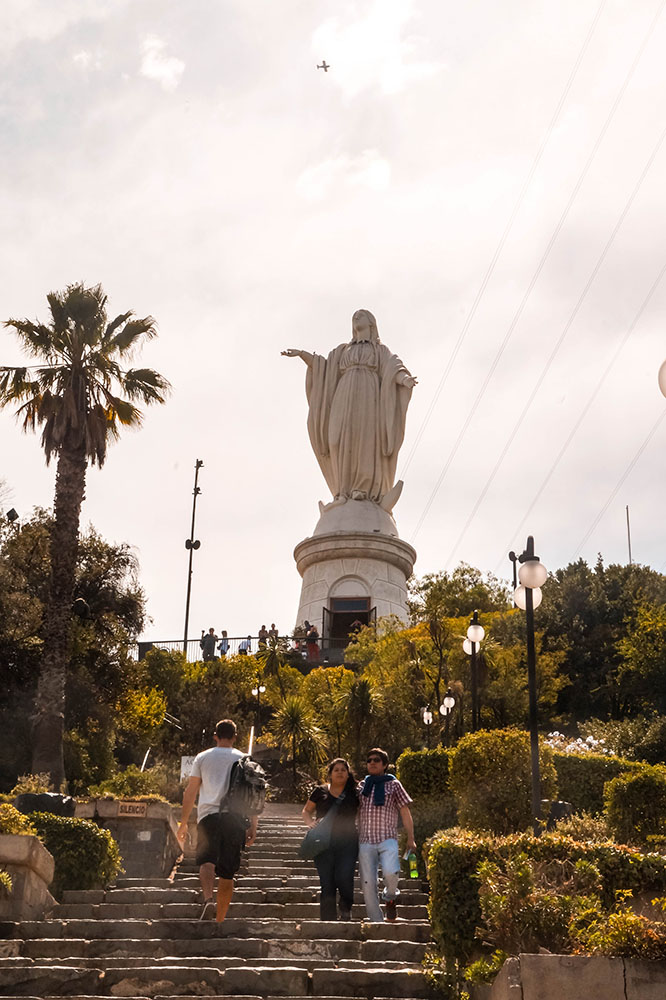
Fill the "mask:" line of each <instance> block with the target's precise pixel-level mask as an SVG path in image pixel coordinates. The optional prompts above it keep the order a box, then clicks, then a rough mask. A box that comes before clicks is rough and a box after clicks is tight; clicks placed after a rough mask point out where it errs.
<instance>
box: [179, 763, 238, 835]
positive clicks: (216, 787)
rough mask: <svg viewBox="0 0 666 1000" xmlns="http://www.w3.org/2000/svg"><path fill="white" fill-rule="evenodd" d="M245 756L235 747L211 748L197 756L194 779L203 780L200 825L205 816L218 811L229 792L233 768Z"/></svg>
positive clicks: (193, 769) (198, 808) (200, 799)
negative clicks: (222, 799) (223, 798)
mask: <svg viewBox="0 0 666 1000" xmlns="http://www.w3.org/2000/svg"><path fill="white" fill-rule="evenodd" d="M245 756H246V754H244V753H243V751H242V750H237V749H236V748H235V747H211V748H210V750H204V751H203V752H202V753H198V754H197V755H196V757H195V758H194V763H193V764H192V772H191V773H192V775H193V776H194V777H196V778H201V787H200V789H199V802H198V804H197V822H198V823H200V822H201V820H202V819H203V818H204V816H210V814H211V813H216V812H217V811H218V809H219V808H220V800H221V798H222V796H223V795H226V794H227V792H228V791H229V778H230V776H231V768H232V767H233V765H234V763H235V761H237V760H238V759H239V757H245Z"/></svg>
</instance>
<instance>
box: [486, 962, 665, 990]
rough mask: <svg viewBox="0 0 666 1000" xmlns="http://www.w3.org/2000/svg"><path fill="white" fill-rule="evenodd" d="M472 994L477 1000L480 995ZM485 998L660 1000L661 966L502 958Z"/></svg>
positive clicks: (661, 985)
mask: <svg viewBox="0 0 666 1000" xmlns="http://www.w3.org/2000/svg"><path fill="white" fill-rule="evenodd" d="M472 995H473V996H474V994H472ZM476 996H477V997H478V998H479V1000H480V996H481V993H480V992H479V993H478V994H476ZM485 996H487V997H488V998H489V1000H664V998H665V997H666V962H644V961H639V960H638V959H633V958H606V957H605V956H603V955H520V956H519V957H518V958H509V959H507V961H506V962H505V963H504V965H503V966H502V969H501V970H500V973H499V975H498V976H497V979H496V980H495V982H494V983H493V985H492V988H491V989H490V990H487V991H485Z"/></svg>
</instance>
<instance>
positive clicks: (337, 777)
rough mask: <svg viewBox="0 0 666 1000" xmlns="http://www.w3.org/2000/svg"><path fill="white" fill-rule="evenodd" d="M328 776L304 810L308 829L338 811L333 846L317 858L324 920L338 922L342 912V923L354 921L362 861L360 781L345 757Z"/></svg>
mask: <svg viewBox="0 0 666 1000" xmlns="http://www.w3.org/2000/svg"><path fill="white" fill-rule="evenodd" d="M326 777H327V779H328V780H327V782H326V784H325V785H317V786H316V788H313V790H312V794H311V795H310V798H309V799H308V801H307V802H306V803H305V806H304V807H303V819H304V820H305V822H306V823H307V825H308V826H315V825H316V824H317V823H318V822H319V820H321V819H323V818H324V816H325V815H326V814H327V813H328V811H329V810H330V809H335V815H334V816H333V823H332V831H331V844H330V847H327V848H326V850H325V851H322V852H321V854H318V855H317V857H316V858H315V859H314V862H315V865H316V866H317V871H318V873H319V884H320V886H321V894H320V897H319V915H320V919H321V920H337V919H338V912H339V919H340V920H351V909H352V904H353V902H354V872H355V869H356V859H357V858H358V833H357V831H356V812H357V810H358V791H357V781H356V778H355V777H354V775H353V774H352V770H351V768H350V766H349V763H348V762H347V761H346V760H344V758H342V757H336V758H335V760H332V761H331V763H330V764H329V765H328V767H327V769H326ZM338 894H339V896H340V902H339V911H338Z"/></svg>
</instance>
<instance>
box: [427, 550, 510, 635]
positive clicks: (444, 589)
mask: <svg viewBox="0 0 666 1000" xmlns="http://www.w3.org/2000/svg"><path fill="white" fill-rule="evenodd" d="M408 606H409V614H410V618H411V621H412V623H413V624H416V623H417V622H430V621H432V620H433V619H436V620H441V619H442V618H461V617H463V616H464V615H471V614H472V612H473V611H477V610H478V611H481V612H483V611H506V610H507V609H508V607H509V592H508V588H507V586H506V584H504V583H503V582H502V581H501V580H498V579H497V577H496V576H494V575H493V574H492V573H488V574H487V576H486V577H485V579H484V576H483V574H482V573H481V571H480V570H478V569H475V568H474V567H473V566H468V565H467V563H460V565H459V566H457V567H456V568H455V569H454V570H453V572H452V573H450V574H449V573H446V572H444V573H427V574H426V575H425V576H424V577H423V578H422V579H421V580H413V581H410V583H409V601H408Z"/></svg>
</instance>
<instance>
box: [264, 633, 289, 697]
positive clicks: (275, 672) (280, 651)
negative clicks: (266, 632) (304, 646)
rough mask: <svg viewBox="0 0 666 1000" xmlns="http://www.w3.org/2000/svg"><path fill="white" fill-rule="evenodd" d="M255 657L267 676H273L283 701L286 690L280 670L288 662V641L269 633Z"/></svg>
mask: <svg viewBox="0 0 666 1000" xmlns="http://www.w3.org/2000/svg"><path fill="white" fill-rule="evenodd" d="M256 659H257V661H258V662H259V663H260V664H261V669H262V671H263V673H264V674H265V675H266V676H267V677H275V679H276V680H277V683H278V687H279V689H280V697H281V698H282V700H283V701H284V699H285V695H286V692H285V689H284V684H283V682H282V674H281V673H280V670H281V669H282V667H286V666H288V664H289V643H288V642H287V640H286V639H285V638H282V637H280V638H278V636H275V635H271V636H269V637H268V645H267V646H266V647H265V648H264V649H260V650H259V652H258V653H257V656H256Z"/></svg>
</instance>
